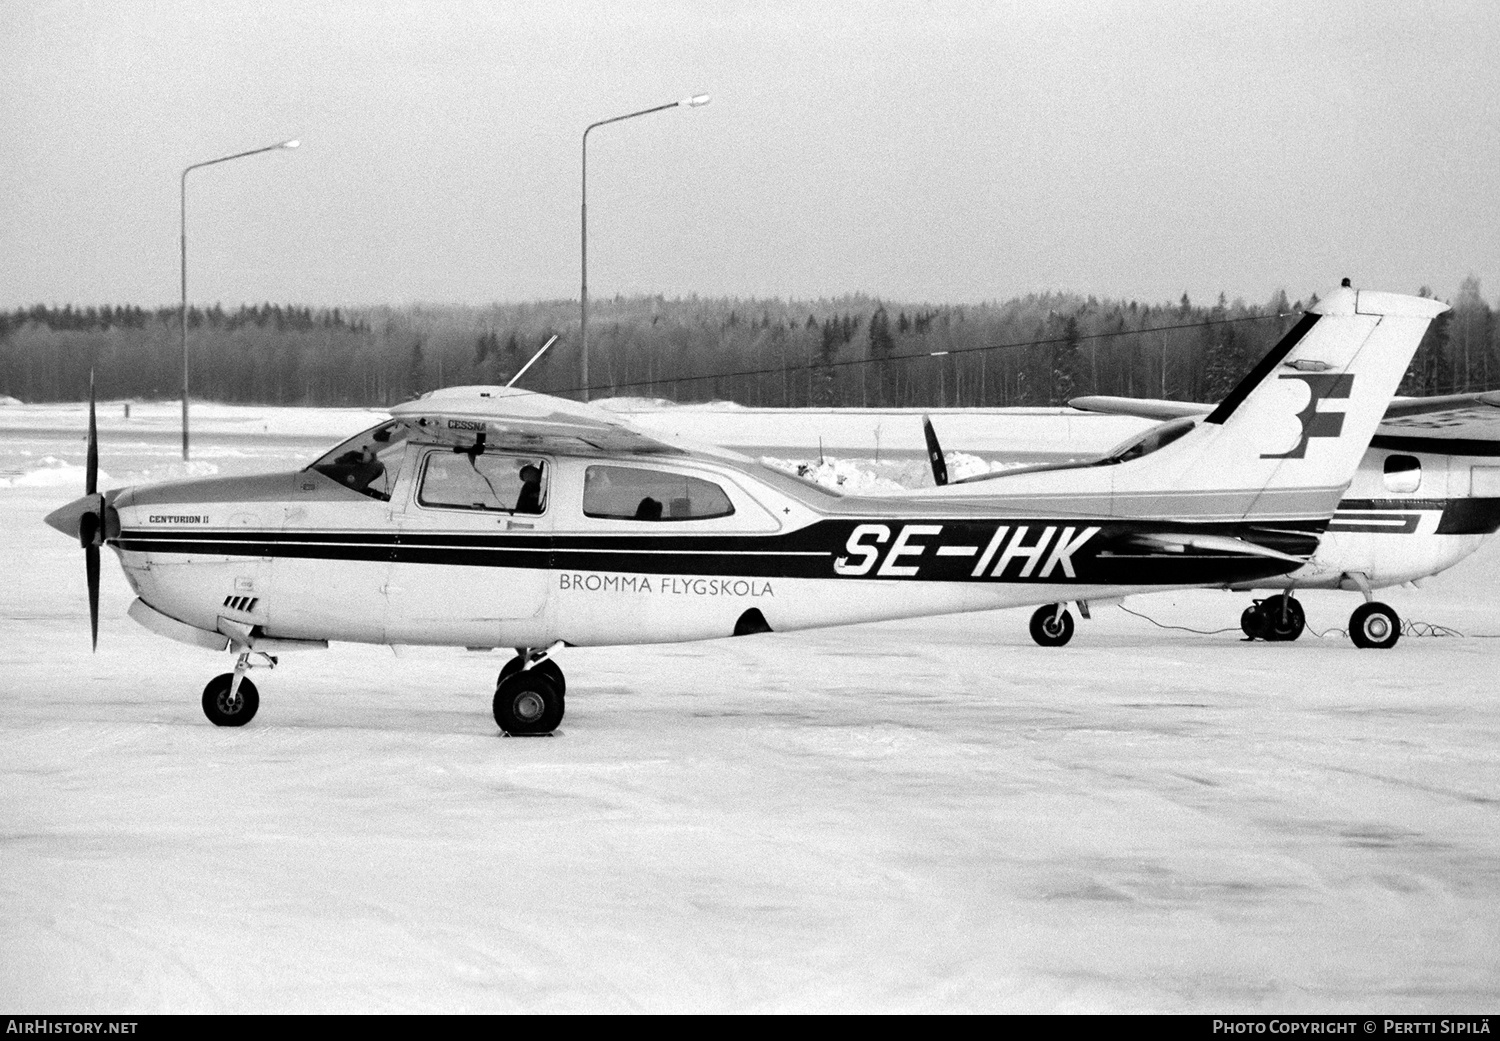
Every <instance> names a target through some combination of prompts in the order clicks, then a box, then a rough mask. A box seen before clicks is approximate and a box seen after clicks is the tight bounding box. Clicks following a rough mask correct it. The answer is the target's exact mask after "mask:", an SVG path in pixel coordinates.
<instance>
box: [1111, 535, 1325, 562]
mask: <svg viewBox="0 0 1500 1041" xmlns="http://www.w3.org/2000/svg"><path fill="white" fill-rule="evenodd" d="M1131 541H1132V542H1136V543H1139V544H1141V545H1144V546H1148V547H1150V548H1152V549H1163V550H1167V551H1168V552H1172V551H1177V552H1184V551H1186V550H1190V549H1195V550H1202V551H1205V552H1210V553H1236V554H1239V555H1241V556H1250V557H1268V558H1270V559H1271V560H1285V561H1288V562H1290V563H1293V564H1305V563H1307V558H1306V557H1297V556H1293V555H1292V554H1290V553H1282V552H1281V551H1280V550H1275V549H1271V548H1269V547H1267V546H1260V545H1257V544H1255V543H1254V542H1247V541H1245V540H1244V539H1237V538H1231V537H1230V536H1227V535H1194V534H1179V533H1177V532H1165V533H1161V532H1153V533H1151V534H1149V535H1135V536H1132V538H1131Z"/></svg>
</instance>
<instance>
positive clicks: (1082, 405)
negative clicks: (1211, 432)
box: [1068, 394, 1214, 421]
mask: <svg viewBox="0 0 1500 1041" xmlns="http://www.w3.org/2000/svg"><path fill="white" fill-rule="evenodd" d="M1068 406H1069V407H1070V408H1076V409H1077V410H1078V411H1080V412H1102V413H1104V414H1105V415H1109V416H1139V417H1140V418H1142V419H1155V420H1158V421H1161V420H1167V419H1183V418H1185V417H1188V416H1194V417H1196V416H1206V415H1208V414H1209V413H1210V412H1212V411H1213V409H1214V407H1213V406H1212V405H1200V404H1198V403H1197V402H1195V401H1163V400H1161V399H1160V398H1112V397H1108V396H1106V395H1104V394H1093V395H1089V396H1086V397H1081V398H1072V399H1070V400H1069V401H1068Z"/></svg>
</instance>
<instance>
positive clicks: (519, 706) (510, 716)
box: [494, 643, 567, 737]
mask: <svg viewBox="0 0 1500 1041" xmlns="http://www.w3.org/2000/svg"><path fill="white" fill-rule="evenodd" d="M560 646H562V645H561V643H558V644H554V645H553V646H551V647H547V648H544V649H542V650H528V649H526V648H517V649H516V656H515V657H514V658H512V659H511V660H510V661H508V662H506V663H505V666H504V668H502V669H501V670H500V676H499V678H498V679H497V680H496V682H495V703H494V712H495V722H496V724H498V725H499V727H500V729H501V730H503V731H504V732H505V733H506V734H509V735H512V736H516V737H519V736H528V737H531V736H542V735H545V734H550V733H552V732H553V731H554V730H556V729H557V725H558V724H559V723H561V722H562V718H563V708H564V706H563V692H564V691H565V690H566V689H567V681H566V680H565V679H564V678H563V672H562V669H560V668H558V667H557V662H555V661H553V660H552V659H551V657H549V655H550V654H551V653H552V652H553V651H554V650H556V649H557V648H558V647H560Z"/></svg>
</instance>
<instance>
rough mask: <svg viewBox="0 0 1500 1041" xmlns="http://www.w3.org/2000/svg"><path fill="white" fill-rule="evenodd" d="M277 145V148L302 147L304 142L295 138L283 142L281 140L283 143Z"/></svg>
mask: <svg viewBox="0 0 1500 1041" xmlns="http://www.w3.org/2000/svg"><path fill="white" fill-rule="evenodd" d="M276 147H277V148H301V147H302V142H301V140H300V139H298V138H293V139H292V140H290V141H283V142H281V144H279V145H277V146H276Z"/></svg>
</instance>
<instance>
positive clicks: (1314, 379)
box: [1261, 372, 1354, 459]
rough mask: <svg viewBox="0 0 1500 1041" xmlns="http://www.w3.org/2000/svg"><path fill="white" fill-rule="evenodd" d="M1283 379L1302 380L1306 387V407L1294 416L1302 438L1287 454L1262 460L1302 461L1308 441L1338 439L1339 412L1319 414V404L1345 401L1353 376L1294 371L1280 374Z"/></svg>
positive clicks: (1341, 427)
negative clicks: (1325, 438)
mask: <svg viewBox="0 0 1500 1041" xmlns="http://www.w3.org/2000/svg"><path fill="white" fill-rule="evenodd" d="M1279 378H1280V379H1284V380H1301V381H1302V382H1303V383H1306V384H1307V391H1308V396H1307V405H1306V406H1305V407H1304V408H1303V409H1302V411H1301V412H1298V413H1297V422H1298V423H1300V424H1301V425H1302V436H1301V437H1299V438H1298V439H1297V444H1296V445H1295V446H1294V447H1293V448H1292V449H1291V451H1289V452H1274V453H1268V454H1263V455H1262V456H1261V458H1262V459H1301V458H1303V457H1304V456H1306V455H1307V442H1308V441H1309V440H1311V439H1312V438H1315V437H1338V436H1339V434H1341V433H1342V432H1343V430H1344V414H1343V413H1342V412H1322V411H1319V409H1318V405H1319V404H1321V403H1322V402H1324V401H1326V400H1328V399H1331V398H1347V397H1349V391H1350V390H1351V389H1352V388H1353V386H1354V374H1353V373H1348V372H1346V373H1335V374H1332V375H1330V374H1327V373H1319V372H1297V373H1283V374H1281V376H1280V377H1279Z"/></svg>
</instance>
